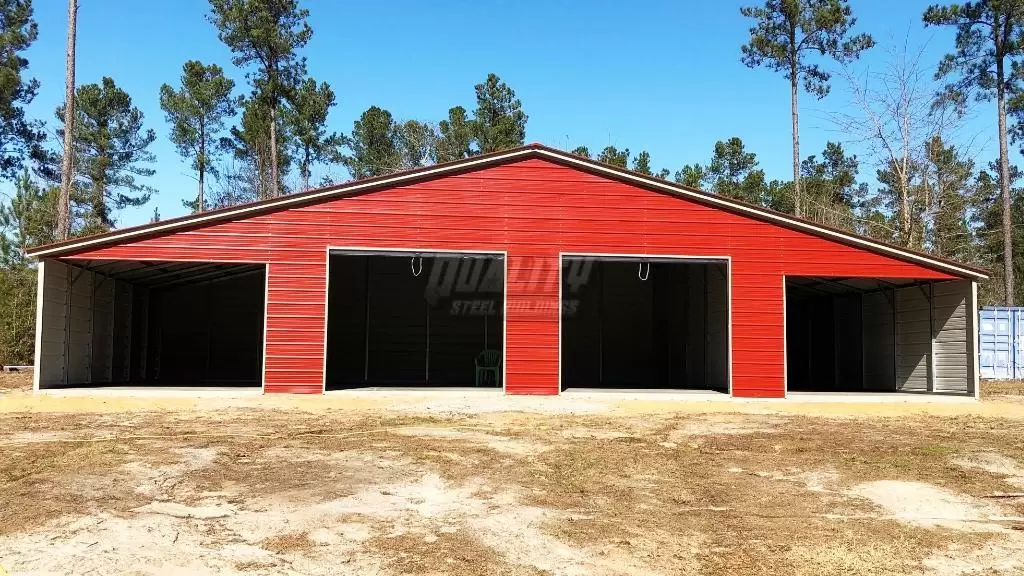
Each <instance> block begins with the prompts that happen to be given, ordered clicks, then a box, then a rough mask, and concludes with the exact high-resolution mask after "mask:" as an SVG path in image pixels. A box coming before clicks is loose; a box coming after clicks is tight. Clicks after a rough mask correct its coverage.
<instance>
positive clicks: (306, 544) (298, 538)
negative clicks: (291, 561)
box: [261, 532, 316, 554]
mask: <svg viewBox="0 0 1024 576" xmlns="http://www.w3.org/2000/svg"><path fill="white" fill-rule="evenodd" d="M261 545H262V546H263V548H266V549H267V550H270V551H271V552H274V553H276V554H288V553H293V552H303V551H307V550H310V549H311V548H313V547H315V546H316V543H315V542H313V541H312V540H310V539H309V533H308V532H293V533H289V534H281V535H280V536H274V537H273V538H267V539H266V540H264V541H263V542H262V543H261Z"/></svg>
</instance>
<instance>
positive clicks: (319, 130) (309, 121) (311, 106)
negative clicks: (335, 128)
mask: <svg viewBox="0 0 1024 576" xmlns="http://www.w3.org/2000/svg"><path fill="white" fill-rule="evenodd" d="M333 106H334V91H333V90H331V87H330V85H328V84H327V83H326V82H323V83H321V84H319V85H317V83H316V80H314V79H312V78H307V79H306V80H305V81H304V82H303V83H302V84H301V85H300V86H299V87H298V89H297V90H296V92H295V95H294V97H293V98H292V109H291V111H290V114H289V116H288V118H289V121H290V124H291V128H292V134H293V136H294V140H295V157H296V162H297V164H298V168H299V175H300V176H301V177H302V186H303V189H304V190H308V189H309V177H310V176H311V174H312V167H313V164H315V163H319V162H338V161H340V160H341V151H340V148H341V146H342V144H344V138H343V137H341V136H339V135H338V134H336V133H333V132H332V133H330V134H328V133H327V115H328V113H329V112H330V110H331V108H332V107H333Z"/></svg>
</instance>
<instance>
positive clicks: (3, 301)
mask: <svg viewBox="0 0 1024 576" xmlns="http://www.w3.org/2000/svg"><path fill="white" fill-rule="evenodd" d="M35 321H36V271H35V270H34V269H33V268H31V267H29V266H26V265H24V264H17V265H12V266H3V267H0V364H12V365H26V364H32V360H33V350H35Z"/></svg>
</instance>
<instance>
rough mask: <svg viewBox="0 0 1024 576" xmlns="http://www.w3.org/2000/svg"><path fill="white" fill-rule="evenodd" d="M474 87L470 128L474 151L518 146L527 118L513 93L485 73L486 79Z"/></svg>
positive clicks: (495, 76) (520, 144)
mask: <svg viewBox="0 0 1024 576" xmlns="http://www.w3.org/2000/svg"><path fill="white" fill-rule="evenodd" d="M475 88H476V110H475V111H474V112H473V122H472V126H473V135H474V137H475V139H476V145H477V152H478V153H481V154H486V153H488V152H495V151H498V150H505V149H507V148H514V147H516V146H522V145H523V143H524V142H525V141H526V121H527V120H528V117H527V115H526V113H524V112H523V104H522V102H520V101H519V99H518V98H516V93H515V91H513V90H512V88H510V87H509V86H508V85H507V84H505V83H504V82H502V81H501V78H498V76H497V75H495V74H488V75H487V80H486V81H485V82H484V83H483V84H477V85H476V87H475Z"/></svg>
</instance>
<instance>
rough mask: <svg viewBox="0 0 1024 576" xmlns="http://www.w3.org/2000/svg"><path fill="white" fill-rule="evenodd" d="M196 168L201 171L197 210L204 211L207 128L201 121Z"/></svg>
mask: <svg viewBox="0 0 1024 576" xmlns="http://www.w3.org/2000/svg"><path fill="white" fill-rule="evenodd" d="M196 168H198V169H199V170H198V172H199V196H198V197H197V198H196V212H202V211H203V210H204V209H205V206H204V201H205V198H204V196H205V192H206V191H205V190H204V188H203V184H204V180H205V176H206V128H205V126H203V125H202V123H200V127H199V158H197V159H196Z"/></svg>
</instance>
